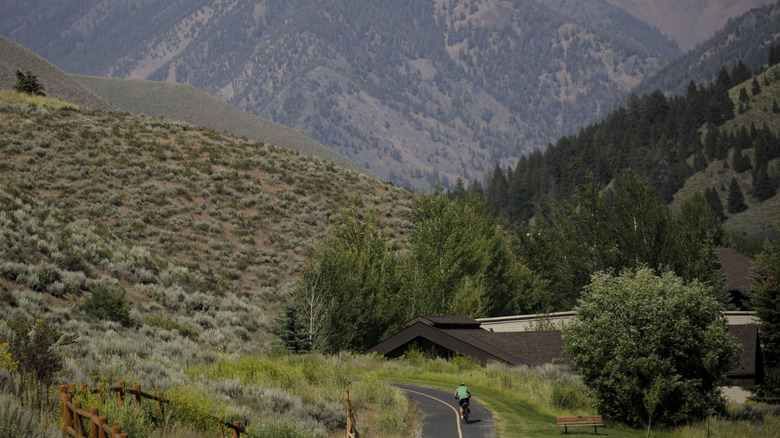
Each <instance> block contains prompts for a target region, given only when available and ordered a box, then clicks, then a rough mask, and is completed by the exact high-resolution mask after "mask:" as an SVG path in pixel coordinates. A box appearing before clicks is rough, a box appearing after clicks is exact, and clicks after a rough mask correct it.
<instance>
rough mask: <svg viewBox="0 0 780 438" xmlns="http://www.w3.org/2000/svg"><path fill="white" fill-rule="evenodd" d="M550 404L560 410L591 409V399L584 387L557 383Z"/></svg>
mask: <svg viewBox="0 0 780 438" xmlns="http://www.w3.org/2000/svg"><path fill="white" fill-rule="evenodd" d="M550 399H551V400H550V404H551V405H552V406H553V407H556V408H559V409H569V410H577V409H585V408H588V407H590V404H591V403H590V399H589V398H588V394H587V392H586V391H585V387H584V386H583V385H572V384H571V383H568V384H567V383H566V382H561V381H555V382H554V383H553V385H552V391H551V394H550Z"/></svg>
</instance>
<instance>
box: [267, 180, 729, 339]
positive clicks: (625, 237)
mask: <svg viewBox="0 0 780 438" xmlns="http://www.w3.org/2000/svg"><path fill="white" fill-rule="evenodd" d="M603 189H604V187H603V186H602V185H601V184H600V183H598V181H596V179H595V178H594V177H589V180H588V182H587V184H585V185H584V186H583V187H582V188H580V189H578V190H577V191H576V193H575V195H574V197H573V198H572V199H571V200H566V201H557V200H554V199H551V200H550V201H549V202H548V203H547V206H546V208H545V211H544V214H543V215H540V216H539V219H538V220H537V221H536V222H535V223H534V225H528V224H524V225H518V226H512V225H511V224H509V222H508V221H506V220H505V219H503V218H499V217H495V216H494V215H492V214H491V212H490V210H489V208H488V207H487V205H486V203H485V202H484V200H483V199H481V198H479V197H476V196H466V197H464V198H462V199H452V198H451V197H449V196H448V194H447V193H445V192H444V191H443V190H435V191H434V192H433V193H430V194H425V193H420V194H417V195H416V198H415V201H414V203H413V208H412V211H411V213H410V220H411V223H412V229H411V231H410V233H409V236H408V240H407V241H405V242H399V241H397V240H394V239H391V238H390V237H389V235H388V233H386V232H385V231H384V230H383V225H382V224H381V221H380V220H379V218H378V217H377V216H376V214H374V213H370V212H368V213H366V212H360V211H359V210H357V209H351V210H349V211H348V212H345V213H344V214H343V215H342V217H341V218H340V219H339V223H338V225H337V226H336V227H335V228H334V230H333V232H332V235H331V236H330V237H329V238H328V239H327V240H326V241H325V242H323V244H322V245H320V246H319V247H318V248H317V250H316V251H315V252H314V254H312V257H311V262H310V263H309V264H308V265H307V266H306V267H305V268H304V269H303V270H302V272H301V279H300V283H299V285H298V287H297V289H296V290H295V293H294V294H293V295H292V297H291V298H290V300H289V302H288V305H287V308H286V311H285V315H284V317H283V318H282V319H283V321H284V322H283V324H282V327H281V330H280V333H279V334H280V337H281V339H282V340H283V341H284V343H285V344H286V346H287V347H288V348H290V349H292V350H309V349H317V350H320V351H327V352H337V351H341V350H353V351H362V350H365V349H367V348H369V347H371V346H373V345H375V344H376V343H378V342H379V341H380V340H381V339H383V338H385V337H387V336H389V335H390V334H393V333H395V332H396V331H398V330H399V329H400V328H402V327H403V324H404V323H405V322H406V321H409V320H411V319H412V318H414V317H416V316H419V315H466V316H470V317H474V318H479V317H491V316H505V315H513V314H523V313H548V312H555V311H564V310H571V309H572V308H573V307H574V305H575V304H576V302H577V300H578V299H579V297H580V294H581V290H582V288H583V287H585V286H586V285H587V284H588V282H589V281H590V276H591V275H592V274H593V273H594V272H597V271H605V270H614V271H619V270H621V269H624V268H630V269H635V268H638V267H641V266H648V267H649V268H650V269H653V270H654V271H656V272H659V273H661V272H666V271H673V272H675V273H676V275H678V276H680V277H681V278H683V279H684V280H685V281H692V280H694V279H698V280H700V281H702V282H703V283H704V284H706V285H707V286H708V287H712V288H714V289H715V290H716V293H717V294H719V296H723V299H727V297H725V296H724V294H725V290H724V288H723V286H722V281H721V277H720V276H719V275H720V273H719V272H720V271H719V265H718V263H717V260H716V258H715V256H714V254H713V252H712V249H713V248H715V247H717V246H720V245H722V238H723V229H722V226H721V223H720V220H719V219H718V217H717V215H715V213H714V212H713V211H712V209H710V208H709V206H708V204H707V201H706V199H705V198H704V196H703V195H702V194H701V193H694V194H693V195H691V197H690V198H689V199H688V200H686V201H685V202H684V203H683V206H682V207H681V209H680V210H679V211H676V212H675V211H672V210H671V208H670V207H669V206H668V205H667V204H666V203H665V202H664V201H663V199H662V198H661V197H660V196H659V195H658V194H657V193H656V191H655V189H653V188H652V186H650V185H649V184H648V183H647V182H645V181H644V180H642V179H641V178H640V177H639V176H638V175H637V174H636V173H634V172H631V171H626V172H624V174H623V175H621V177H620V178H619V183H618V184H617V185H616V186H615V187H613V188H611V189H608V190H603Z"/></svg>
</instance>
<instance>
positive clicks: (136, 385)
mask: <svg viewBox="0 0 780 438" xmlns="http://www.w3.org/2000/svg"><path fill="white" fill-rule="evenodd" d="M133 391H135V394H133V405H135V406H138V405H140V404H141V384H140V383H134V384H133Z"/></svg>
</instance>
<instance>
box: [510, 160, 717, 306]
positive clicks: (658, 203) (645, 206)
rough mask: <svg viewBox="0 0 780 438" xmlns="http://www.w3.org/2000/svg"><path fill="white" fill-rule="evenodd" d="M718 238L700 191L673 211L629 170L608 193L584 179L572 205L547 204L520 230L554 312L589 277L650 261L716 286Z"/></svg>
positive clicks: (566, 303)
mask: <svg viewBox="0 0 780 438" xmlns="http://www.w3.org/2000/svg"><path fill="white" fill-rule="evenodd" d="M722 237H723V230H722V226H721V224H720V221H719V220H718V217H717V215H715V213H713V211H712V209H711V208H709V206H708V205H707V201H706V200H705V199H704V196H703V195H701V194H699V193H695V194H693V195H692V197H691V198H690V199H688V200H686V201H685V202H683V204H682V206H681V208H680V211H678V212H673V211H672V210H671V208H670V207H669V206H668V205H667V204H666V203H665V202H663V200H662V199H661V198H660V197H659V196H658V194H657V193H656V192H655V190H653V188H652V187H651V186H650V185H649V184H647V183H646V182H644V181H643V180H642V179H641V178H639V176H638V175H636V174H635V173H633V172H630V171H627V172H625V173H624V174H623V175H622V176H621V177H620V179H619V181H618V182H617V184H616V185H615V187H614V188H612V189H608V190H602V188H601V186H600V184H599V183H598V182H596V181H595V179H593V178H589V182H588V183H587V184H586V185H585V186H583V187H581V188H579V189H578V190H577V192H576V193H575V194H574V196H573V197H572V201H571V202H552V203H551V204H550V205H549V206H548V209H547V210H545V211H544V214H543V215H541V216H540V217H539V218H538V220H537V223H536V224H535V225H534V226H533V227H530V228H528V229H525V230H523V231H521V233H520V238H521V239H522V240H523V245H522V250H523V251H524V256H525V257H527V259H528V260H529V266H530V267H531V269H533V270H534V271H535V272H538V273H540V275H542V276H543V277H544V279H545V280H546V281H547V282H548V283H549V285H550V286H549V289H550V290H551V291H552V293H553V296H552V298H551V302H552V303H553V309H552V310H570V309H571V308H572V307H573V306H574V304H575V303H576V300H577V298H578V297H579V295H580V292H581V290H582V288H583V287H584V286H585V285H586V284H587V283H588V282H589V281H590V276H591V274H592V273H594V272H597V271H601V270H608V269H612V270H615V271H620V270H622V269H624V268H632V269H635V268H638V267H640V266H649V267H651V268H652V269H654V270H656V271H657V272H659V273H660V272H663V271H666V270H672V271H673V272H675V273H676V274H677V275H679V276H681V277H682V278H684V279H685V280H686V281H692V280H694V279H699V280H701V281H704V282H707V283H708V284H710V285H715V284H718V283H719V282H720V278H719V277H717V275H716V273H717V271H718V265H717V263H715V257H714V255H713V252H712V250H713V248H714V247H715V246H718V245H720V244H722Z"/></svg>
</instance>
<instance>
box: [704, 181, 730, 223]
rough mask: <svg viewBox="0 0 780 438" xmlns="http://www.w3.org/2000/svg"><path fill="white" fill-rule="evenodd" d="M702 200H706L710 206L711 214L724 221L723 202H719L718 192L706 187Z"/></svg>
mask: <svg viewBox="0 0 780 438" xmlns="http://www.w3.org/2000/svg"><path fill="white" fill-rule="evenodd" d="M704 199H706V200H707V204H708V205H709V206H710V208H711V209H712V211H713V212H715V214H716V215H717V216H718V218H720V220H723V219H726V213H725V210H724V209H723V202H721V200H720V195H718V191H717V190H715V189H714V188H712V187H707V189H706V190H704Z"/></svg>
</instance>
